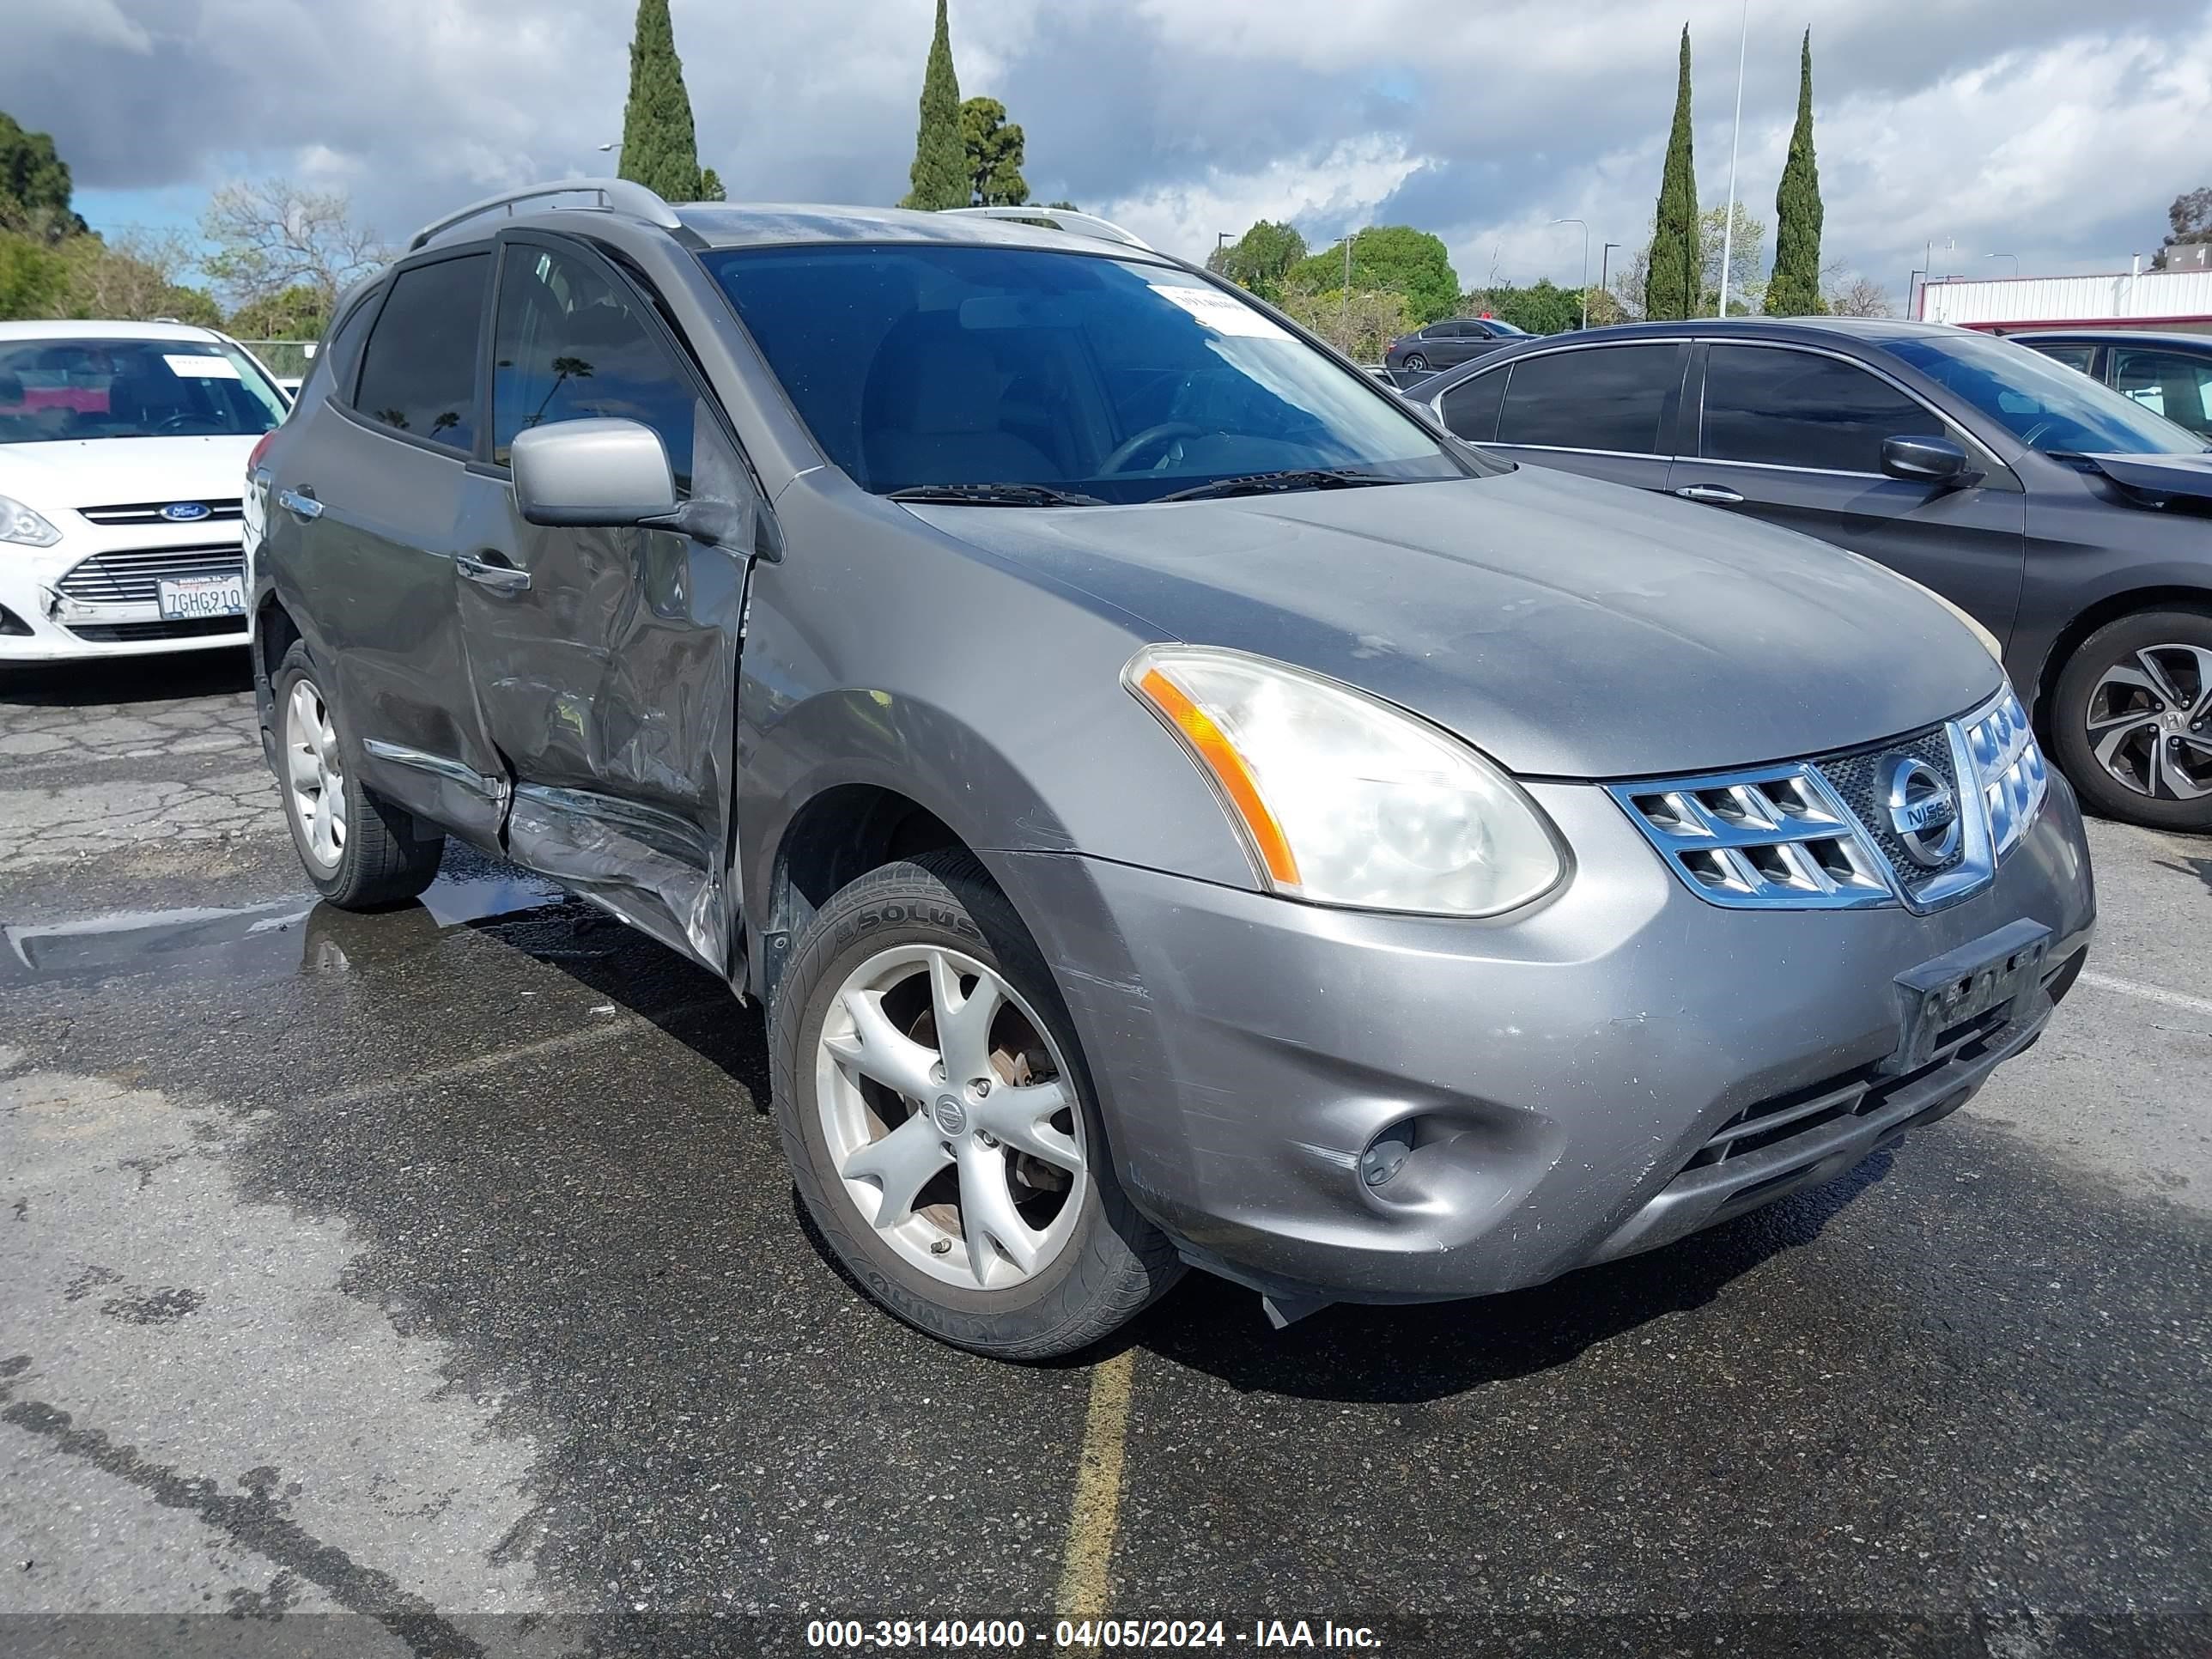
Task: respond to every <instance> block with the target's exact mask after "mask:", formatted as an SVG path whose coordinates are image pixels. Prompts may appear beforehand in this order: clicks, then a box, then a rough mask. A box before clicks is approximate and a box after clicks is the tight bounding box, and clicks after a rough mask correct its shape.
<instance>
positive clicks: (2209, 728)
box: [2051, 611, 2212, 832]
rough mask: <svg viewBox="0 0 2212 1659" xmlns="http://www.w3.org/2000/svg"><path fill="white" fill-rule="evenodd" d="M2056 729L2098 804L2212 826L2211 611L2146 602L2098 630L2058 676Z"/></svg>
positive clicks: (2068, 769)
mask: <svg viewBox="0 0 2212 1659" xmlns="http://www.w3.org/2000/svg"><path fill="white" fill-rule="evenodd" d="M2051 744H2052V747H2053V749H2054V750H2056V751H2057V760H2058V763H2059V765H2060V767H2061V769H2063V771H2064V772H2065V774H2066V775H2067V778H2068V779H2069V781H2071V782H2072V784H2073V785H2074V787H2075V790H2076V791H2077V792H2078V793H2080V794H2081V797H2082V799H2084V800H2086V801H2087V803H2088V804H2089V805H2090V806H2091V807H2093V809H2094V810H2095V811H2099V812H2101V813H2103V814H2104V815H2105V816H2106V817H2115V818H2121V819H2124V820H2125V821H2127V822H2128V823H2142V824H2148V825H2150V826H2151V827H2153V828H2154V829H2183V830H2196V831H2200V832H2201V831H2205V830H2212V614H2208V613H2207V612H2204V611H2137V612H2136V614H2135V615H2133V616H2131V617H2120V618H2119V619H2118V621H2116V622H2110V623H2106V624H2105V626H2103V627H2102V628H2100V629H2098V630H2097V631H2096V632H2095V633H2093V634H2092V635H2089V637H2088V638H2087V639H2086V640H2084V641H2082V642H2081V646H2080V647H2079V648H2078V649H2076V650H2075V653H2074V654H2073V656H2072V657H2071V658H2070V659H2068V661H2067V664H2066V666H2065V668H2064V670H2063V671H2062V672H2061V673H2060V674H2059V676H2058V684H2057V689H2056V691H2055V693H2054V695H2053V696H2052V698H2051Z"/></svg>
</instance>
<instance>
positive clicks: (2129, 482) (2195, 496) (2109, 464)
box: [2081, 450, 2212, 512]
mask: <svg viewBox="0 0 2212 1659" xmlns="http://www.w3.org/2000/svg"><path fill="white" fill-rule="evenodd" d="M2081 459H2083V460H2085V461H2087V463H2088V464H2089V465H2091V466H2093V467H2095V468H2096V469H2097V471H2100V472H2101V473H2103V474H2104V475H2105V476H2106V477H2108V478H2110V479H2111V480H2112V482H2113V483H2116V484H2118V485H2119V486H2120V487H2121V489H2122V490H2123V491H2124V493H2125V494H2126V495H2128V496H2129V498H2130V500H2135V501H2142V502H2144V504H2145V505H2147V506H2151V507H2164V506H2165V505H2166V503H2167V502H2168V501H2172V500H2173V499H2174V498H2176V497H2179V498H2180V499H2182V500H2183V501H2186V502H2187V503H2188V504H2189V505H2191V507H2195V508H2197V511H2199V512H2203V510H2205V508H2206V507H2208V506H2212V450H2198V451H2197V452H2195V453H2191V454H2184V455H2084V456H2083V457H2081Z"/></svg>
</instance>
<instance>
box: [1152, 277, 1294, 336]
mask: <svg viewBox="0 0 2212 1659" xmlns="http://www.w3.org/2000/svg"><path fill="white" fill-rule="evenodd" d="M1146 286H1147V287H1149V288H1150V289H1152V292H1153V293H1155V294H1157V295H1159V296H1160V298H1162V299H1163V300H1165V301H1168V302H1169V303H1170V305H1176V306H1181V307H1182V308H1183V309H1184V310H1185V311H1188V313H1190V314H1191V315H1192V316H1194V317H1195V318H1197V319H1198V320H1199V321H1200V322H1201V323H1204V324H1205V325H1206V326H1207V327H1208V328H1210V329H1212V331H1214V332H1215V333H1216V334H1243V335H1248V336H1249V337H1252V338H1254V339H1258V340H1287V339H1289V338H1290V334H1289V332H1288V331H1286V330H1285V329H1284V328H1283V327H1282V325H1280V324H1279V323H1277V322H1276V321H1275V319H1273V318H1272V317H1269V316H1267V314H1266V313H1263V312H1258V311H1255V310H1253V309H1252V307H1249V306H1248V305H1246V304H1245V303H1244V302H1243V301H1242V300H1237V299H1232V298H1231V297H1230V296H1229V295H1226V294H1223V293H1220V292H1218V290H1216V289H1210V288H1170V287H1168V286H1167V285H1166V284H1165V283H1148V284H1146Z"/></svg>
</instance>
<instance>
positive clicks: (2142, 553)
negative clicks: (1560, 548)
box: [1405, 318, 2212, 831]
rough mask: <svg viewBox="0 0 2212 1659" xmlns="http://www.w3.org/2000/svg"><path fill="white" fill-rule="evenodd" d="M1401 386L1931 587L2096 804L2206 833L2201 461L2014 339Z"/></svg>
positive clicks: (1484, 367)
mask: <svg viewBox="0 0 2212 1659" xmlns="http://www.w3.org/2000/svg"><path fill="white" fill-rule="evenodd" d="M1405 395H1406V396H1407V397H1408V398H1415V399H1418V400H1419V401H1422V402H1424V403H1426V404H1430V405H1431V406H1432V407H1434V408H1436V409H1437V410H1440V411H1441V413H1442V417H1443V419H1444V421H1445V422H1447V423H1448V424H1449V426H1450V427H1451V428H1452V429H1453V430H1454V431H1455V432H1456V433H1458V434H1459V435H1461V436H1462V437H1464V438H1468V439H1472V440H1474V441H1479V442H1482V443H1486V444H1489V445H1492V446H1493V447H1496V448H1498V449H1499V450H1500V451H1502V452H1504V453H1510V454H1512V455H1516V456H1519V457H1522V458H1524V459H1528V460H1532V461H1536V462H1540V463H1541V464H1542V465H1546V466H1552V467H1559V468H1562V469H1565V470H1566V471H1573V472H1579V473H1582V474H1583V475H1584V476H1586V477H1595V478H1604V479H1607V480H1610V481H1612V482H1613V483H1626V484H1633V485H1635V486H1637V487H1638V488H1640V489H1650V490H1657V491H1661V492H1663V493H1666V494H1669V495H1680V496H1685V497H1686V498H1688V499H1689V500H1692V501H1704V502H1706V503H1709V504H1711V505H1713V506H1717V507H1721V508H1723V510H1724V511H1726V512H1728V513H1731V514H1734V515H1736V516H1740V517H1744V518H1757V519H1761V520H1765V521H1766V522H1767V523H1769V524H1774V525H1780V526H1784V527H1785V528H1788V529H1791V530H1798V531H1802V532H1806V533H1807V534H1808V535H1813V536H1818V537H1820V538H1822V539H1824V540H1826V541H1830V542H1833V543H1837V544H1840V545H1842V546H1844V547H1847V548H1850V549H1851V550H1853V551H1855V552H1858V553H1863V554H1864V555H1866V556H1868V557H1869V558H1873V559H1878V560H1880V561H1881V562H1882V563H1884V564H1886V565H1888V566H1889V567H1890V568H1893V569H1894V570H1898V571H1901V572H1902V573H1904V574H1905V575H1907V576H1910V577H1911V578H1913V579H1914V580H1917V581H1919V582H1922V583H1923V584H1925V585H1926V586H1929V587H1930V588H1932V589H1934V590H1935V591H1936V592H1938V593H1941V594H1942V595H1943V596H1944V597H1946V598H1947V599H1951V600H1952V601H1954V603H1956V604H1957V605H1960V606H1962V607H1964V608H1965V609H1966V611H1969V612H1970V613H1972V615H1973V616H1974V617H1977V618H1978V620H1979V621H1980V622H1981V623H1982V624H1983V626H1984V627H1985V628H1987V629H1988V630H1989V631H1990V633H1991V634H1992V635H1995V636H1996V639H1997V640H1998V641H1999V642H2000V646H2001V648H2002V652H2003V655H2004V660H2005V664H2006V666H2007V668H2008V670H2009V671H2010V673H2011V676H2012V681H2013V684H2015V685H2016V686H2017V687H2018V688H2019V689H2020V693H2021V696H2022V697H2023V698H2024V699H2025V700H2026V701H2027V704H2028V707H2029V709H2030V711H2031V713H2032V714H2033V717H2034V719H2035V721H2036V726H2037V730H2038V731H2039V732H2040V733H2041V734H2042V736H2043V738H2044V740H2045V742H2047V743H2048V744H2050V745H2051V751H2052V753H2053V755H2054V757H2056V758H2057V762H2058V763H2059V765H2060V767H2061V769H2063V770H2064V771H2065V773H2066V775H2068V776H2069V778H2070V779H2072V781H2073V782H2074V786H2075V787H2076V788H2077V789H2079V790H2080V791H2081V793H2082V795H2083V797H2084V798H2085V799H2087V800H2088V801H2089V802H2090V803H2091V805H2093V806H2095V807H2097V808H2098V809H2099V810H2100V811H2105V812H2107V813H2109V814H2111V815H2112V816H2113V817H2122V818H2127V819H2130V820H2132V821H2133V822H2136V823H2148V824H2154V825H2156V826H2158V827H2160V828H2162V829H2190V830H2198V831H2204V830H2212V454H2208V453H2206V449H2205V444H2204V441H2203V438H2202V437H2200V436H2198V435H2197V434H2195V433H2192V432H2190V431H2188V430H2185V428H2182V427H2180V426H2178V425H2176V424H2174V423H2173V422H2171V421H2168V420H2166V419H2163V418H2161V417H2160V416H2159V415H2158V414H2157V413H2155V412H2154V411H2153V410H2151V409H2149V408H2148V407H2146V406H2144V405H2143V404H2142V403H2140V402H2137V401H2136V400H2134V399H2132V398H2127V397H2123V396H2121V395H2120V394H2119V393H2118V392H2113V391H2111V390H2109V389H2107V388H2106V387H2104V386H2099V385H2096V384H2095V383H2093V381H2091V380H2087V379H2084V378H2083V377H2082V376H2081V375H2079V374H2074V373H2072V372H2071V371H2070V370H2068V369H2064V368H2060V367H2059V366H2058V365H2057V364H2056V363H2055V362H2051V360H2050V359H2048V358H2046V357H2044V356H2039V354H2037V353H2035V352H2033V351H2030V350H2028V349H2027V348H2026V347H2024V346H2020V345H2015V344H2013V343H2010V342H2008V341H2005V340H2000V339H1995V338H1992V337H1989V336H1987V335H1982V334H1976V333H1972V332H1971V331H1967V330H1965V329H1958V328H1951V327H1948V326H1945V325H1942V324H1936V323H1917V322H1890V321H1877V320H1867V319H1844V318H1804V319H1771V320H1770V319H1765V318H1752V319H1729V320H1728V321H1726V322H1715V321H1705V322H1689V323H1659V324H1638V325H1629V326H1626V327H1621V328H1611V329H1600V330H1593V331H1589V332H1588V333H1583V334H1577V335H1576V336H1574V337H1572V338H1571V339H1565V340H1558V341H1541V340H1537V341H1528V342H1525V343H1519V344H1516V345H1513V346H1510V347H1507V348H1505V349H1502V350H1500V351H1499V352H1498V353H1497V354H1496V355H1495V356H1492V357H1489V358H1486V359H1484V360H1483V361H1482V362H1480V363H1478V364H1476V365H1474V367H1472V368H1469V369H1467V370H1464V371H1462V372H1460V373H1457V374H1446V375H1437V376H1435V377H1433V378H1431V379H1430V380H1424V381H1421V382H1419V383H1418V384H1417V385H1415V386H1410V387H1407V389H1406V392H1405ZM1774 546H1775V550H1776V552H1777V554H1778V556H1787V555H1788V546H1787V544H1784V543H1779V542H1778V543H1776V544H1774Z"/></svg>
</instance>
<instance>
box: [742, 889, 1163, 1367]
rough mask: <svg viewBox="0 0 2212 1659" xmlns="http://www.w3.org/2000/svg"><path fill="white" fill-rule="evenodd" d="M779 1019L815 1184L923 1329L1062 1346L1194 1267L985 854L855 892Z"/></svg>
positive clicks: (781, 1090) (785, 1125)
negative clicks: (1105, 1129) (1121, 1170)
mask: <svg viewBox="0 0 2212 1659" xmlns="http://www.w3.org/2000/svg"><path fill="white" fill-rule="evenodd" d="M769 1023H770V1025H771V1027H772V1030H771V1034H770V1046H771V1048H772V1049H773V1052H774V1056H775V1109H776V1115H777V1119H778V1121H779V1122H780V1124H781V1127H782V1130H783V1138H784V1146H785V1149H786V1151H787V1153H788V1154H789V1157H790V1159H791V1165H792V1169H793V1173H794V1175H795V1176H796V1177H797V1180H798V1183H799V1194H800V1196H801V1197H802V1198H803V1199H804V1200H805V1204H806V1207H807V1210H808V1212H810V1213H811V1215H812V1217H813V1218H814V1222H815V1225H817V1227H819V1228H820V1229H821V1231H822V1235H823V1238H824V1239H825V1240H826V1241H827V1242H828V1243H829V1247H830V1249H832V1250H833V1251H835V1252H836V1255H837V1257H838V1259H839V1260H840V1261H842V1263H843V1264H844V1266H845V1267H847V1268H848V1270H849V1271H850V1272H851V1273H853V1274H854V1276H855V1277H856V1278H858V1279H860V1282H861V1283H862V1284H863V1285H866V1288H867V1289H868V1291H870V1292H871V1293H872V1295H873V1296H874V1297H876V1299H877V1300H878V1301H879V1302H881V1303H882V1304H884V1306H885V1307H887V1308H889V1309H890V1310H891V1311H892V1312H893V1313H895V1314H896V1315H897V1316H899V1317H900V1318H902V1319H903V1320H905V1321H906V1322H908V1324H911V1325H914V1326H915V1327H916V1328H919V1329H921V1330H923V1331H926V1332H927V1333H928V1334H931V1335H933V1336H935V1337H939V1338H940V1339H942V1340H945V1341H947V1342H951V1343H953V1344H955V1345H957V1346H960V1347H963V1348H969V1349H973V1350H975V1352H979V1353H986V1354H992V1355H996V1356H998V1357H1000V1358H1010V1359H1043V1358H1050V1357H1052V1356H1053V1355H1055V1354H1063V1353H1067V1352H1073V1351H1074V1350H1076V1349H1079V1348H1082V1347H1084V1346H1087V1345H1089V1344H1090V1343H1092V1342H1095V1341H1097V1340H1098V1339H1099V1338H1100V1337H1102V1336H1104V1335H1105V1334H1107V1333H1108V1332H1109V1331H1112V1330H1113V1329H1115V1328H1116V1327H1117V1326H1119V1325H1121V1324H1122V1323H1124V1322H1127V1320H1129V1319H1130V1318H1132V1317H1133V1316H1135V1315H1136V1314H1137V1313H1138V1312H1139V1310H1142V1309H1143V1308H1144V1307H1145V1306H1146V1304H1148V1303H1150V1302H1151V1301H1152V1299H1153V1298H1154V1297H1158V1295H1160V1294H1161V1293H1162V1292H1163V1291H1166V1290H1167V1289H1168V1287H1169V1286H1170V1285H1172V1284H1174V1283H1175V1281H1176V1279H1178V1278H1180V1277H1181V1276H1182V1262H1181V1261H1180V1259H1179V1258H1178V1257H1177V1256H1176V1253H1175V1251H1174V1249H1173V1248H1172V1247H1171V1246H1170V1245H1169V1243H1167V1241H1166V1240H1165V1239H1164V1237H1161V1235H1160V1234H1159V1233H1158V1231H1156V1230H1155V1229H1154V1228H1153V1227H1152V1225H1150V1224H1149V1223H1147V1222H1146V1220H1145V1219H1144V1218H1143V1217H1141V1216H1140V1215H1139V1214H1138V1213H1137V1212H1136V1209H1135V1207H1134V1206H1132V1205H1131V1204H1130V1202H1129V1200H1127V1197H1126V1196H1125V1195H1124V1194H1122V1192H1121V1188H1120V1186H1119V1185H1118V1183H1117V1182H1115V1176H1114V1166H1113V1160H1112V1158H1111V1157H1110V1156H1109V1153H1108V1151H1107V1147H1106V1144H1105V1137H1104V1135H1103V1133H1102V1132H1101V1130H1100V1127H1099V1120H1098V1115H1097V1109H1096V1107H1095V1106H1094V1105H1093V1103H1092V1101H1091V1086H1090V1079H1089V1074H1088V1073H1087V1072H1086V1071H1085V1069H1084V1066H1083V1061H1082V1057H1081V1054H1080V1052H1079V1049H1078V1048H1077V1046H1076V1042H1075V1036H1074V1032H1073V1028H1072V1026H1071V1025H1070V1024H1069V1021H1068V1018H1067V1013H1066V1008H1065V1007H1064V1006H1063V1005H1062V1004H1061V1001H1060V994H1059V991H1058V988H1057V987H1055V986H1054V983H1053V981H1052V977H1051V975H1050V974H1049V973H1048V971H1047V970H1046V968H1045V965H1044V961H1043V958H1042V957H1041V956H1040V955H1039V954H1038V952H1037V949H1036V945H1034V944H1033V943H1031V941H1030V938H1029V934H1028V933H1027V932H1026V930H1024V927H1022V925H1021V921H1020V920H1019V918H1018V917H1017V916H1016V915H1015V914H1014V911H1013V908H1012V906H1011V905H1009V904H1008V903H1007V902H1006V899H1005V898H1004V897H1003V896H1001V895H1000V893H999V891H998V890H997V889H996V888H995V887H994V886H993V885H992V884H991V882H990V879H989V878H988V877H987V876H986V875H985V874H984V872H983V868H982V866H981V865H980V864H979V863H977V862H976V860H975V859H974V858H973V857H972V856H971V855H969V854H966V853H964V852H940V853H931V854H924V855H922V856H921V857H919V858H917V859H915V860H914V861H912V862H910V863H905V862H902V863H898V864H891V865H886V866H884V867H883V868H881V869H879V870H877V871H874V872H872V873H870V874H868V875H866V876H863V877H862V878H860V879H859V880H858V881H855V882H854V883H853V884H851V885H849V886H848V887H846V888H845V889H844V890H842V891H841V892H839V893H838V894H837V895H836V896H835V897H833V898H832V899H831V900H830V901H829V903H827V904H826V905H824V906H823V908H822V910H821V912H820V913H819V914H818V915H817V916H816V917H815V918H814V921H813V922H812V924H811V926H810V927H808V928H807V929H806V931H805V934H804V935H803V937H802V938H801V939H799V942H798V944H797V945H796V946H795V947H794V949H793V955H792V958H791V963H790V965H789V966H788V968H787V969H786V970H785V974H784V977H783V980H782V981H781V985H780V987H779V989H778V992H777V995H776V998H775V1006H774V1008H773V1011H772V1013H771V1016H770V1022H769Z"/></svg>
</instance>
